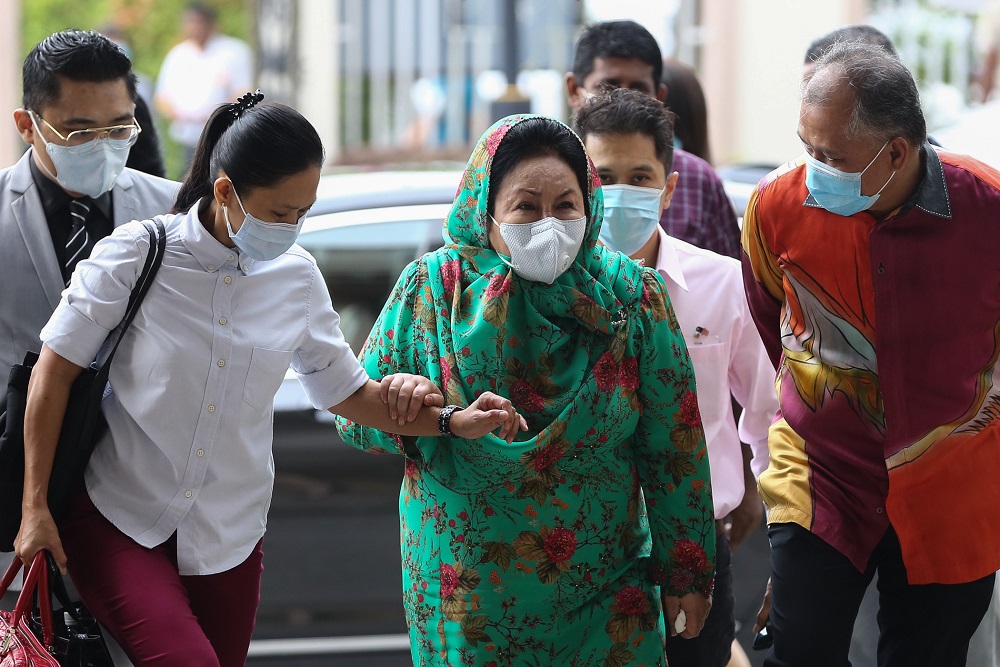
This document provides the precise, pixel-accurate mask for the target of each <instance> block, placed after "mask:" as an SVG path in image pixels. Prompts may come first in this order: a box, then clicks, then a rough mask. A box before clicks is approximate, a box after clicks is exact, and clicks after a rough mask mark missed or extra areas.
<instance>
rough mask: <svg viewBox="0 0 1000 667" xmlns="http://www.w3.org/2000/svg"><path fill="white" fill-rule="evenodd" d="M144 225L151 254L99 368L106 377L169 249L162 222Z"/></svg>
mask: <svg viewBox="0 0 1000 667" xmlns="http://www.w3.org/2000/svg"><path fill="white" fill-rule="evenodd" d="M142 224H143V225H144V226H145V228H146V232H147V233H148V234H149V252H148V253H147V254H146V263H145V264H143V266H142V272H141V273H140V274H139V278H138V280H136V283H135V286H134V287H133V288H132V294H130V295H129V298H128V308H126V309H125V317H124V318H122V323H121V325H120V326H119V327H118V336H117V337H116V338H115V343H114V345H113V346H112V347H111V352H110V353H109V354H108V356H107V358H106V359H105V360H104V362H103V363H101V364H100V366H99V368H100V369H101V370H102V371H105V375H107V370H105V369H109V368H110V366H111V360H112V359H114V356H115V352H117V351H118V346H119V345H120V344H121V342H122V338H123V337H124V336H125V332H126V331H128V328H129V326H130V325H131V324H132V320H134V319H135V316H136V314H137V313H138V312H139V307H140V306H141V305H142V300H143V298H145V296H146V292H148V291H149V288H150V286H151V285H152V284H153V278H155V277H156V272H157V271H159V269H160V264H162V263H163V255H164V253H165V252H166V249H167V232H166V230H165V229H164V227H163V223H162V222H161V221H160V220H154V221H149V220H145V221H143V223H142ZM95 363H96V362H95Z"/></svg>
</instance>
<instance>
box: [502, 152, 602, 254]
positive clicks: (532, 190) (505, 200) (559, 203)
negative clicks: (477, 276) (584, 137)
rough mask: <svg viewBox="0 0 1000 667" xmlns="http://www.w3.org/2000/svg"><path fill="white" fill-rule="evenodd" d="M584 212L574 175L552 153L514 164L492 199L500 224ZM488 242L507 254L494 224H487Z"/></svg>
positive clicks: (570, 217)
mask: <svg viewBox="0 0 1000 667" xmlns="http://www.w3.org/2000/svg"><path fill="white" fill-rule="evenodd" d="M585 215H586V209H585V208H584V202H583V193H582V192H580V183H579V181H577V178H576V174H574V173H573V170H572V169H571V168H570V166H569V165H568V164H566V162H565V161H564V160H563V159H562V158H559V157H556V156H555V155H540V156H536V157H531V158H527V159H525V160H522V161H521V162H519V163H518V164H517V166H515V167H514V168H513V169H511V170H510V172H508V173H507V176H506V177H505V178H504V180H503V182H502V183H501V184H500V189H499V190H498V191H497V193H496V194H495V196H494V198H493V219H494V220H496V221H497V223H499V224H504V225H522V224H525V223H529V222H537V221H539V220H542V219H544V218H549V217H553V218H559V219H560V220H578V219H580V218H582V217H584V216H585ZM490 245H492V246H493V248H494V249H495V250H496V251H497V252H499V253H501V254H504V255H509V254H510V251H509V250H508V249H507V244H506V243H504V240H503V237H502V236H500V230H499V229H498V228H497V225H496V224H491V225H490Z"/></svg>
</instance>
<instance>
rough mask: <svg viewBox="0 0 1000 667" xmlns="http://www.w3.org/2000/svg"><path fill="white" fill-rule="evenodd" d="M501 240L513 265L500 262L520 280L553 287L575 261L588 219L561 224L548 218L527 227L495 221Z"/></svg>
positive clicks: (578, 219)
mask: <svg viewBox="0 0 1000 667" xmlns="http://www.w3.org/2000/svg"><path fill="white" fill-rule="evenodd" d="M493 222H494V223H496V224H497V226H498V228H499V230H500V236H501V237H503V240H504V243H506V244H507V248H508V249H509V250H510V261H509V262H508V261H507V260H506V259H504V257H503V255H501V256H500V259H501V260H502V261H503V262H504V264H506V265H507V266H509V267H510V268H512V269H514V273H516V274H517V275H518V276H520V277H521V278H524V279H525V280H532V281H534V282H538V283H545V284H546V285H551V284H552V283H554V282H555V281H556V278H558V277H559V276H561V275H562V274H563V272H565V271H566V269H568V268H569V267H570V265H571V264H572V263H573V260H574V259H576V254H577V253H578V252H579V251H580V246H581V244H582V243H583V237H584V235H585V234H586V232H587V219H586V218H577V219H576V220H560V219H559V218H554V217H548V218H543V219H541V220H538V221H536V222H529V223H524V224H501V223H499V222H497V220H496V219H495V218H494V219H493Z"/></svg>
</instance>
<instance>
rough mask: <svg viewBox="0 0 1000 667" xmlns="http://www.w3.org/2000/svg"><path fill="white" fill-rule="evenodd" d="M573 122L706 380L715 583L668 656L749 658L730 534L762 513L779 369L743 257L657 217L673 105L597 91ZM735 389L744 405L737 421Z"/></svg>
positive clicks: (680, 659) (680, 662)
mask: <svg viewBox="0 0 1000 667" xmlns="http://www.w3.org/2000/svg"><path fill="white" fill-rule="evenodd" d="M574 125H575V129H576V131H577V133H578V134H579V135H580V137H581V138H582V139H583V140H584V144H585V145H586V147H587V152H588V153H589V154H590V157H591V159H592V160H593V161H594V165H595V166H596V168H597V173H598V175H599V176H600V179H601V190H602V192H603V193H604V222H603V223H602V225H601V236H600V238H601V242H602V243H603V244H604V245H605V246H606V247H607V248H608V249H609V250H612V251H621V252H623V253H626V254H627V255H629V257H631V258H632V259H634V260H637V261H639V262H641V263H642V264H643V265H644V266H647V267H649V268H651V269H655V270H656V271H658V272H659V274H660V276H661V277H662V278H663V281H664V283H665V284H666V287H667V294H668V295H669V296H670V303H671V305H672V306H673V308H674V312H675V313H676V314H677V322H678V324H679V325H680V328H681V331H682V332H683V334H684V339H685V341H686V342H687V349H688V352H689V353H690V355H691V362H692V364H693V365H694V372H695V379H696V380H697V385H698V406H699V408H700V409H701V416H702V424H703V426H704V427H705V439H706V442H707V443H708V456H709V461H710V463H711V470H712V497H713V501H714V508H715V518H716V521H715V527H716V578H715V593H714V595H713V598H712V611H711V613H709V615H708V620H707V621H706V623H705V628H704V629H703V630H702V632H701V634H699V635H698V637H696V638H694V639H683V638H680V637H676V636H671V637H668V638H667V660H668V662H669V664H670V665H673V666H682V667H726V665H730V664H732V665H748V664H749V663H748V662H747V657H746V654H744V653H743V649H742V648H741V647H740V645H739V644H738V643H737V642H736V619H735V598H734V595H733V572H732V566H731V552H730V537H732V546H733V547H734V548H735V547H736V546H738V544H739V542H740V541H742V540H743V539H744V538H745V537H746V536H747V535H748V534H749V532H750V531H751V530H753V529H754V528H757V527H758V526H760V523H761V519H762V518H763V515H764V505H763V503H762V502H761V500H760V497H759V496H758V495H757V487H756V481H755V478H754V475H753V474H750V475H749V476H746V475H745V474H744V456H743V445H742V444H741V441H742V442H746V443H749V445H750V447H749V448H750V450H751V451H752V452H753V468H754V472H755V473H757V474H759V473H760V472H761V471H762V470H764V469H765V468H766V467H767V464H768V453H767V431H768V427H769V426H770V425H771V421H772V420H773V419H774V415H775V413H776V411H777V408H778V401H777V397H776V396H775V393H774V368H773V367H772V366H771V363H770V361H769V360H768V357H767V353H766V352H765V350H764V346H763V344H762V343H761V341H760V335H759V334H758V333H757V329H756V327H755V326H754V322H753V318H751V317H750V311H749V309H748V308H747V303H746V298H745V296H744V294H743V276H742V273H741V272H740V263H739V262H738V261H737V260H735V259H732V258H731V257H724V256H722V255H718V254H716V253H714V252H711V251H710V250H704V249H702V248H697V247H695V246H692V245H691V244H689V243H685V242H684V241H680V240H678V239H674V238H671V237H670V236H668V235H667V233H666V232H664V231H663V229H662V228H660V227H659V225H658V224H657V223H658V221H659V219H660V214H661V212H662V210H663V209H664V208H666V207H668V206H670V200H671V197H672V195H673V193H674V189H675V186H676V184H677V172H675V171H673V169H672V163H673V153H674V148H673V132H672V128H671V125H672V122H671V113H670V112H669V111H667V110H666V109H665V108H664V106H663V104H662V103H660V102H659V101H658V100H656V99H654V98H652V97H650V96H648V95H643V94H641V93H638V92H635V91H631V90H624V89H615V90H611V91H609V92H608V93H607V94H598V95H595V96H593V97H591V98H589V99H588V100H587V101H586V102H585V103H584V105H583V106H582V107H580V108H579V109H578V110H577V112H576V116H575V118H574ZM734 398H735V400H736V401H737V403H738V405H740V406H742V407H743V413H742V415H741V417H740V420H739V427H738V428H737V422H736V419H735V418H734V414H733V407H732V406H733V399H734ZM747 477H749V478H748V479H747ZM727 521H728V522H730V523H727ZM761 583H763V581H762V582H761ZM731 660H732V661H731Z"/></svg>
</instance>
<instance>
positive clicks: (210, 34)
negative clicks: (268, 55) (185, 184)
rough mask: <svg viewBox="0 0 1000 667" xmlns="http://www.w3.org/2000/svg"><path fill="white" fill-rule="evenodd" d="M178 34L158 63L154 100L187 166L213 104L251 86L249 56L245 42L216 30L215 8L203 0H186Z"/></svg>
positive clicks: (231, 97)
mask: <svg viewBox="0 0 1000 667" xmlns="http://www.w3.org/2000/svg"><path fill="white" fill-rule="evenodd" d="M181 34H182V35H183V37H184V41H182V42H181V43H180V44H178V45H177V46H175V47H174V48H172V49H170V51H169V52H168V53H167V57H166V58H165V59H164V60H163V65H162V66H161V67H160V74H159V76H158V77H157V79H156V93H155V95H154V98H153V100H154V106H155V107H156V110H157V111H158V112H159V113H160V114H161V115H162V116H163V118H164V119H165V120H166V121H167V122H168V123H169V124H170V125H169V127H170V136H171V137H172V138H173V139H174V141H176V142H177V143H178V144H180V145H181V147H182V148H183V149H184V165H185V168H186V166H187V165H188V164H190V162H191V157H192V155H193V153H194V146H195V143H197V141H198V137H199V136H200V135H201V130H202V128H203V127H204V126H205V121H206V120H207V119H208V117H209V116H210V115H211V113H212V111H213V110H214V109H215V107H217V106H218V105H219V104H222V103H225V102H233V101H234V100H235V99H236V97H237V96H238V95H240V94H241V93H242V92H243V91H245V90H248V89H252V88H253V83H252V82H253V56H252V53H251V51H250V47H249V46H247V44H246V43H245V42H243V41H242V40H239V39H236V38H235V37H230V36H228V35H223V34H222V33H220V32H219V31H218V16H217V14H216V11H215V10H214V9H213V8H212V7H210V6H209V5H207V4H204V3H202V2H191V3H190V4H188V5H187V8H186V9H185V10H184V14H183V17H182V22H181Z"/></svg>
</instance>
